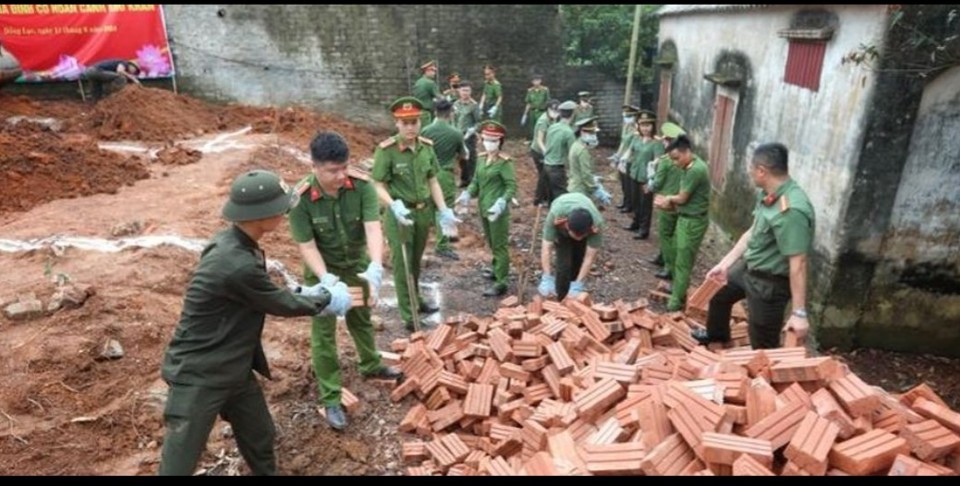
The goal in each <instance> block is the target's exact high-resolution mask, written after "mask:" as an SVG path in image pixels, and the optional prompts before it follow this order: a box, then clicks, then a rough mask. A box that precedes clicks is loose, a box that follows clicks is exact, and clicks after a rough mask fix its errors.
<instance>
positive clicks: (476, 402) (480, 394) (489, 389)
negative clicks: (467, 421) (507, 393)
mask: <svg viewBox="0 0 960 486" xmlns="http://www.w3.org/2000/svg"><path fill="white" fill-rule="evenodd" d="M492 403H493V386H492V385H487V384H480V383H471V384H470V385H468V387H467V398H466V400H465V402H464V407H463V414H464V415H466V416H468V417H489V416H490V407H491V404H492Z"/></svg>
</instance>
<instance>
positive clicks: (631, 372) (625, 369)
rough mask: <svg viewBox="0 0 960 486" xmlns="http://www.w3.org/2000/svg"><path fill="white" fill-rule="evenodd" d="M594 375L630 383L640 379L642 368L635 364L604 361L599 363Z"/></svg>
mask: <svg viewBox="0 0 960 486" xmlns="http://www.w3.org/2000/svg"><path fill="white" fill-rule="evenodd" d="M594 376H595V377H597V378H611V379H614V380H616V381H618V382H620V383H623V384H628V385H629V384H631V383H636V382H637V381H639V380H640V368H638V367H637V366H635V365H629V364H618V363H612V362H609V361H604V362H600V363H597V366H596V368H595V370H594Z"/></svg>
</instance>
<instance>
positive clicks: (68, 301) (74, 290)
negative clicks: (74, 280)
mask: <svg viewBox="0 0 960 486" xmlns="http://www.w3.org/2000/svg"><path fill="white" fill-rule="evenodd" d="M95 293H96V291H95V290H94V288H93V287H92V286H90V285H72V284H69V285H64V286H62V287H60V288H59V289H58V290H57V292H56V293H54V294H53V297H52V298H51V299H50V304H49V305H47V311H49V312H54V311H57V310H60V309H76V308H78V307H80V306H82V305H83V303H84V302H86V301H87V299H88V298H89V297H90V296H91V295H94V294H95Z"/></svg>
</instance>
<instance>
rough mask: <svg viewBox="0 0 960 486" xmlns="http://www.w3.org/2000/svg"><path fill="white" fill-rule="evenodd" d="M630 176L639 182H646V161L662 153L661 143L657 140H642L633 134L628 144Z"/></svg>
mask: <svg viewBox="0 0 960 486" xmlns="http://www.w3.org/2000/svg"><path fill="white" fill-rule="evenodd" d="M630 154H631V156H632V160H631V163H630V177H631V178H632V179H633V180H635V181H637V182H641V183H646V182H647V163H648V162H650V161H652V160H653V159H656V158H657V157H660V156H661V155H663V143H661V142H660V141H658V140H653V139H651V140H649V141H644V140H643V138H642V137H639V136H635V137H634V138H633V141H632V142H631V144H630Z"/></svg>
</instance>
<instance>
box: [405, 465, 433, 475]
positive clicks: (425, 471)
mask: <svg viewBox="0 0 960 486" xmlns="http://www.w3.org/2000/svg"><path fill="white" fill-rule="evenodd" d="M433 473H434V471H433V470H432V469H430V468H426V467H422V466H418V467H408V468H407V476H433Z"/></svg>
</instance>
